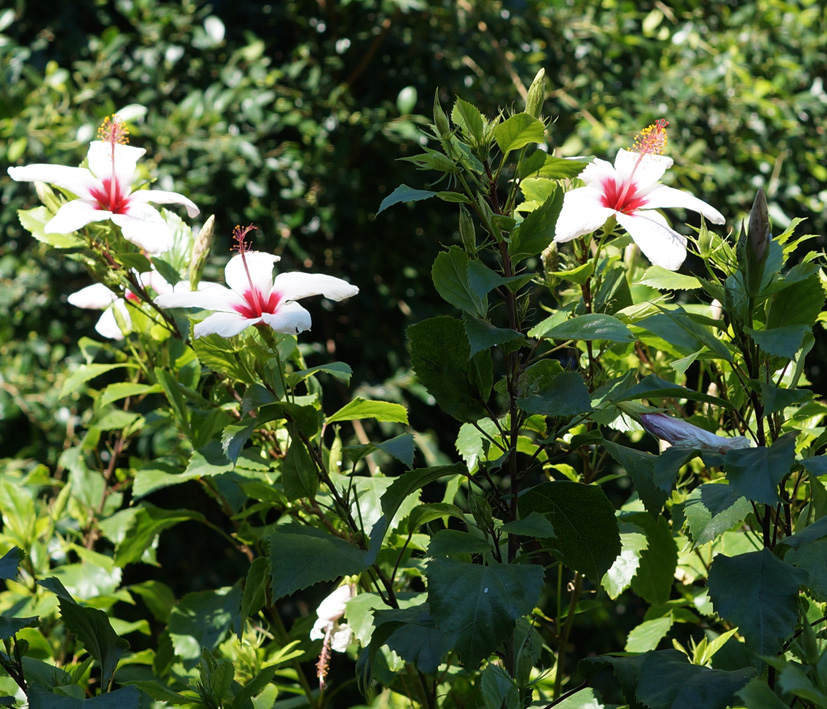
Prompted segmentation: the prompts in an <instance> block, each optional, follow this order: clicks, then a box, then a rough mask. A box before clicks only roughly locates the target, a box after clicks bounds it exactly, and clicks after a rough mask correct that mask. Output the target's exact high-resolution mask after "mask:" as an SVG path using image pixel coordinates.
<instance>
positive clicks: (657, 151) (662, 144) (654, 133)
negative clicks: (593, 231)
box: [617, 118, 669, 208]
mask: <svg viewBox="0 0 827 709" xmlns="http://www.w3.org/2000/svg"><path fill="white" fill-rule="evenodd" d="M668 125H669V121H667V120H666V119H664V118H659V119H658V120H657V121H655V122H654V123H653V124H652V125H650V126H646V128H644V129H643V130H642V131H640V133H638V134H637V135H636V136H635V142H634V145H633V146H632V152H633V153H637V154H638V157H637V160H636V161H635V165H634V167H633V168H632V172H631V174H630V175H629V177H627V178H626V180H625V181H624V183H623V187H622V188H621V190H620V193H619V194H618V196H617V205H618V208H620V205H622V204H623V202H624V200H625V199H626V195H627V194H628V193H629V190H630V189H631V187H632V185H633V184H634V176H635V172H636V171H637V169H638V166H639V165H640V163H641V161H642V160H643V156H644V155H661V154H662V153H663V151H664V150H666V143H667V141H668V136H667V134H666V127H667V126H668Z"/></svg>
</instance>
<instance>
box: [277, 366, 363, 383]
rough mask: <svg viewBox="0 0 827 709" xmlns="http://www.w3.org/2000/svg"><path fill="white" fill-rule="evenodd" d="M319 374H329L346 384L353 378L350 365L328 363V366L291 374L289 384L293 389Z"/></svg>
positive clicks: (288, 377) (288, 379)
mask: <svg viewBox="0 0 827 709" xmlns="http://www.w3.org/2000/svg"><path fill="white" fill-rule="evenodd" d="M319 373H323V374H329V375H331V376H332V377H335V378H336V379H338V380H339V381H342V382H344V383H345V384H350V378H351V377H352V376H353V370H352V369H351V368H350V365H348V364H345V363H344V362H328V363H327V364H319V365H317V366H315V367H311V368H310V369H302V370H299V371H298V372H290V373H289V374H288V375H287V383H288V384H289V385H290V386H291V387H294V386H296V384H298V383H299V382H303V381H304V380H305V379H307V378H308V377H312V376H313V375H314V374H319Z"/></svg>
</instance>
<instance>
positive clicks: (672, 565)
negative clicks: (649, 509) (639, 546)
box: [623, 512, 678, 605]
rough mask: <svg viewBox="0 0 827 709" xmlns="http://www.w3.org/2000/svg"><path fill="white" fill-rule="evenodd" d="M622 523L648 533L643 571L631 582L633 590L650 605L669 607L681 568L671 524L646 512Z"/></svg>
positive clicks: (626, 517) (641, 559) (639, 569)
mask: <svg viewBox="0 0 827 709" xmlns="http://www.w3.org/2000/svg"><path fill="white" fill-rule="evenodd" d="M623 521H624V522H630V523H631V524H633V525H635V526H637V527H640V528H642V529H643V530H644V531H645V532H646V543H647V547H646V549H645V550H644V551H643V552H642V553H641V555H640V567H639V568H638V572H637V574H635V577H634V578H633V579H632V590H633V591H634V592H635V593H636V594H637V595H638V596H640V597H641V598H643V599H644V600H645V601H646V602H647V603H650V604H651V605H660V604H663V603H666V602H667V601H668V600H669V595H670V593H671V591H672V582H673V581H674V580H675V569H676V568H677V566H678V546H677V544H676V543H675V539H674V538H673V537H672V531H671V528H670V526H669V523H668V522H667V521H666V519H664V518H663V517H660V516H659V517H652V516H651V515H649V514H648V513H646V512H636V513H632V514H626V515H624V516H623Z"/></svg>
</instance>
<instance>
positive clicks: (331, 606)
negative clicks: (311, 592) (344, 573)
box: [316, 584, 353, 621]
mask: <svg viewBox="0 0 827 709" xmlns="http://www.w3.org/2000/svg"><path fill="white" fill-rule="evenodd" d="M351 598H353V588H352V587H351V586H350V585H347V584H346V585H344V586H339V587H338V588H337V589H336V590H334V591H333V592H332V593H331V594H330V595H328V597H327V598H325V599H324V600H323V601H322V602H321V603H320V604H319V607H318V608H317V609H316V615H317V616H319V618H320V619H323V620H329V621H334V620H339V618H341V617H342V616H343V615H344V614H345V608H346V605H345V604H346V603H347V602H348V601H349V600H350V599H351Z"/></svg>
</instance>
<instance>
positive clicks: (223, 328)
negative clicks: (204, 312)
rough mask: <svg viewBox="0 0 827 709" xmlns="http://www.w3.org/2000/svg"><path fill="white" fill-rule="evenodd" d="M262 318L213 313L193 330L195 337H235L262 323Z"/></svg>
mask: <svg viewBox="0 0 827 709" xmlns="http://www.w3.org/2000/svg"><path fill="white" fill-rule="evenodd" d="M260 322H261V318H245V317H244V316H243V315H239V314H238V313H213V314H212V315H210V316H209V317H208V318H206V319H204V320H202V321H201V322H200V323H196V325H195V327H194V328H193V330H192V334H193V336H194V337H196V338H197V337H204V335H221V337H233V336H234V335H237V334H238V333H240V332H243V331H244V330H246V329H247V328H248V327H250V326H251V325H255V324H256V323H260Z"/></svg>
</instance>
